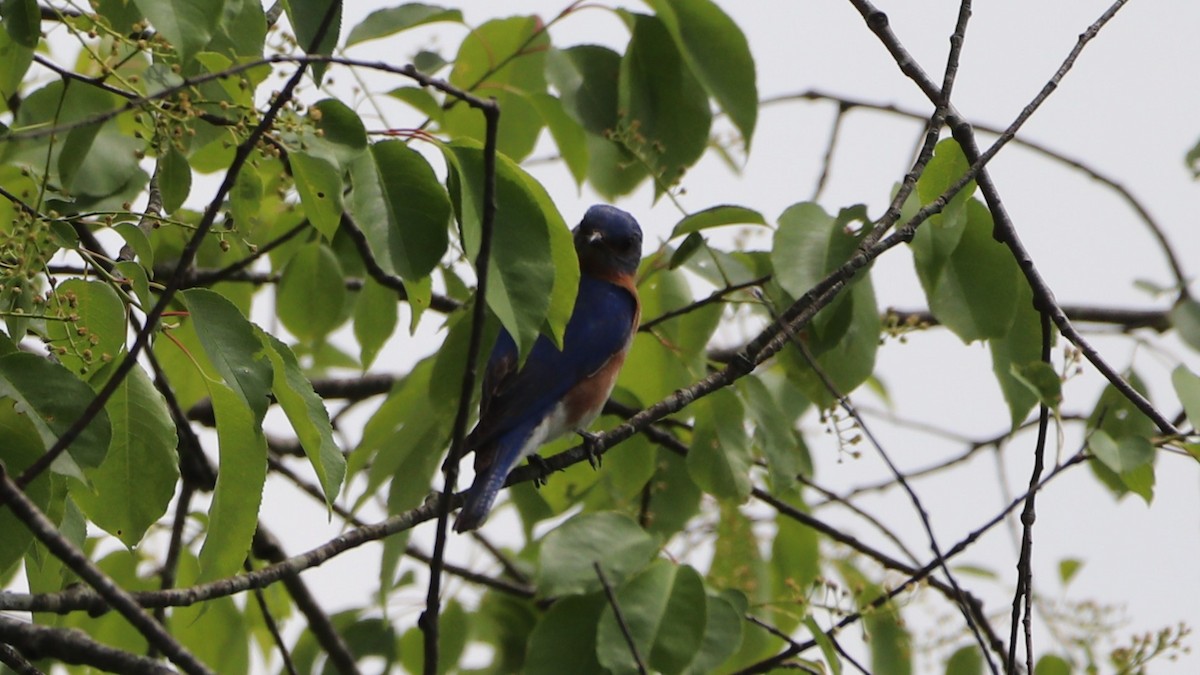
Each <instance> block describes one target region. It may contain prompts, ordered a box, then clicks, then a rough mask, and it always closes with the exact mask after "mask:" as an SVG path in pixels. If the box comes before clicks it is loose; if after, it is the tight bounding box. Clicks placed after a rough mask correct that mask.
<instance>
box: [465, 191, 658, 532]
mask: <svg viewBox="0 0 1200 675" xmlns="http://www.w3.org/2000/svg"><path fill="white" fill-rule="evenodd" d="M574 235H575V252H576V254H578V257H579V271H580V279H579V294H578V295H577V296H576V297H575V309H574V312H573V313H572V314H571V319H570V320H569V321H568V322H567V330H566V333H565V334H564V335H563V349H562V351H559V350H558V348H557V347H555V346H554V344H553V343H552V342H550V340H549V339H547V338H546V337H545V336H544V335H543V336H539V337H538V339H537V341H536V342H534V345H533V349H532V350H531V351H530V353H529V358H527V359H526V360H525V366H524V367H522V368H521V369H520V370H519V371H518V370H517V347H516V343H514V342H513V339H512V336H511V335H510V334H509V333H508V331H506V330H501V331H500V335H499V336H498V337H497V338H496V344H495V346H493V347H492V355H491V357H490V358H489V359H488V363H487V370H486V372H485V373H484V376H483V396H482V398H481V401H480V404H479V423H478V424H476V425H475V429H474V430H473V431H472V432H471V434H470V436H468V437H467V443H466V451H467V452H471V451H474V452H475V482H474V483H473V484H472V485H471V489H470V490H468V491H467V497H466V503H465V504H464V505H463V508H462V511H461V512H459V514H458V519H457V520H455V521H454V529H455V530H456V531H458V532H466V531H468V530H474V529H476V528H478V527H479V526H480V525H483V522H484V521H485V520H486V519H487V517H488V512H490V511H491V509H492V503H493V502H495V501H496V495H498V494H499V493H500V488H501V487H503V486H504V480H505V479H506V478H507V477H508V473H509V471H512V469H513V468H514V467H515V466H516V465H517V463H518V462H520V461H521V460H522V459H524V458H525V457H528V456H530V455H532V454H534V453H535V452H537V449H538V448H539V447H541V446H542V445H543V444H545V443H548V442H550V441H552V440H554V439H555V438H558V437H559V436H562V435H563V434H566V433H567V432H569V431H576V432H578V433H580V434H581V435H585V436H586V434H585V431H584V430H585V429H587V427H588V425H590V424H591V423H592V422H593V421H594V420H595V419H596V417H597V416H598V415H599V414H600V410H601V409H602V408H603V407H604V403H605V402H606V401H607V400H608V395H609V394H610V393H612V389H613V385H614V384H615V383H616V381H617V372H618V371H619V370H620V369H621V364H623V363H624V362H625V355H626V354H627V353H628V352H629V345H630V344H631V343H632V342H633V335H634V333H635V332H636V331H637V326H638V319H639V318H640V317H641V305H640V303H639V302H638V294H637V287H636V286H635V285H634V276H635V274H636V273H637V268H638V262H639V261H640V260H641V257H642V229H641V228H640V227H638V224H637V221H636V220H634V219H633V216H631V215H629V214H628V213H626V212H624V211H622V210H620V209H617V208H614V207H612V206H606V205H597V206H593V207H591V208H590V209H588V211H587V213H586V214H584V216H583V221H582V222H580V223H579V226H578V227H576V228H575V230H574Z"/></svg>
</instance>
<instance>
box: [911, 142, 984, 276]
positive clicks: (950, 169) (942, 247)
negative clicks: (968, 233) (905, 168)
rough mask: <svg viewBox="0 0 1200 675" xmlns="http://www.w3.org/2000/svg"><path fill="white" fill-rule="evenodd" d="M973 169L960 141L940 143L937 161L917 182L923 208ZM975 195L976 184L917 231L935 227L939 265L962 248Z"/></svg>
mask: <svg viewBox="0 0 1200 675" xmlns="http://www.w3.org/2000/svg"><path fill="white" fill-rule="evenodd" d="M970 168H971V163H970V162H968V161H967V157H966V155H964V154H963V151H962V148H960V147H959V146H958V142H957V141H955V140H954V139H953V138H947V139H944V140H942V141H941V142H939V143H938V144H937V147H935V148H934V150H933V157H932V158H931V159H930V160H929V164H927V165H926V166H925V171H924V172H922V173H921V177H920V178H919V179H917V190H916V193H917V197H918V199H919V200H920V202H921V206H925V205H928V204H929V203H931V202H933V200H935V199H937V198H938V197H940V196H941V195H942V193H943V192H945V191H946V190H948V189H949V188H950V186H951V185H953V184H954V183H956V182H957V181H958V179H960V178H962V177H963V175H965V174H966V173H967V170H969V169H970ZM973 194H975V181H970V182H968V183H967V184H966V185H965V186H963V189H962V190H959V192H958V193H957V194H955V195H954V197H952V198H951V199H950V201H949V202H947V204H946V207H945V208H943V209H942V212H941V213H939V214H936V215H934V216H933V217H932V218H930V221H929V223H928V224H926V225H921V227H920V228H919V229H918V230H917V231H918V232H920V231H921V230H924V229H925V228H926V227H928V225H934V226H935V227H934V228H931V229H932V230H935V231H936V233H935V234H932V236H933V239H934V245H933V246H932V248H933V251H934V253H935V257H934V260H935V261H938V262H936V263H935V265H937V264H940V263H941V262H944V260H945V256H948V255H950V253H951V252H952V251H954V249H955V248H957V247H958V238H959V236H961V234H962V227H963V225H964V224H966V205H967V201H968V200H970V198H971V195H973ZM929 234H931V233H927V235H929ZM937 271H938V270H937V269H935V270H934V272H935V273H936V272H937Z"/></svg>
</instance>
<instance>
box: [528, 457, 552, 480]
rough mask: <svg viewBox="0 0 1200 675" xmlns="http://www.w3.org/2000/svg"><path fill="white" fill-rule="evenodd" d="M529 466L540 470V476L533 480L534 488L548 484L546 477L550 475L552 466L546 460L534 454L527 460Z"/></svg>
mask: <svg viewBox="0 0 1200 675" xmlns="http://www.w3.org/2000/svg"><path fill="white" fill-rule="evenodd" d="M526 461H528V462H529V465H530V466H532V467H534V468H536V469H537V470H538V475H537V476H535V477H534V478H533V486H534V487H535V488H540V487H542V486H543V485H545V484H546V477H547V476H549V475H550V465H549V464H547V463H546V460H544V459H542V456H541V455H538V454H533V455H530V456H529V457H527V458H526Z"/></svg>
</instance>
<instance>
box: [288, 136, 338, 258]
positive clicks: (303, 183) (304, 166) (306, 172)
mask: <svg viewBox="0 0 1200 675" xmlns="http://www.w3.org/2000/svg"><path fill="white" fill-rule="evenodd" d="M288 157H289V159H290V161H291V163H292V175H293V176H294V177H295V178H296V192H297V193H299V195H300V204H301V205H303V206H304V213H305V215H307V216H308V219H309V221H311V222H312V224H313V227H315V228H317V231H318V232H320V233H321V234H323V235H325V238H326V239H333V235H334V233H335V232H336V231H337V228H338V224H339V223H341V220H342V176H341V174H340V173H339V172H338V170H337V167H335V166H334V165H333V164H331V163H330V162H329V161H328V160H326V159H323V158H321V157H317V156H316V155H310V154H307V153H304V152H293V153H291V154H290V155H289V156H288Z"/></svg>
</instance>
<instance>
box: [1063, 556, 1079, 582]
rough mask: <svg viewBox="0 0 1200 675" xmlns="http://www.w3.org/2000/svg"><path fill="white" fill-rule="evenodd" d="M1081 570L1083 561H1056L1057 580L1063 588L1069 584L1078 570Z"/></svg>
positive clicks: (1072, 559) (1066, 559)
mask: <svg viewBox="0 0 1200 675" xmlns="http://www.w3.org/2000/svg"><path fill="white" fill-rule="evenodd" d="M1082 568H1083V561H1082V560H1079V559H1078V558H1063V559H1062V560H1059V561H1058V580H1059V581H1061V582H1062V585H1063V587H1066V585H1067V584H1069V583H1071V580H1072V579H1074V578H1075V575H1076V574H1078V573H1079V570H1080V569H1082Z"/></svg>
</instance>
